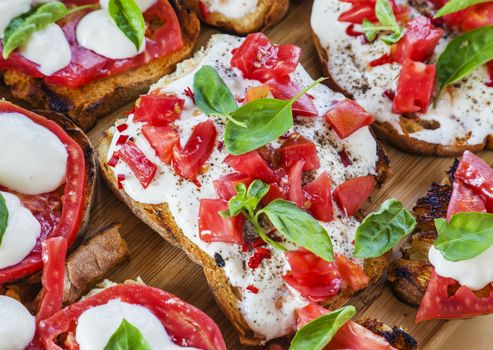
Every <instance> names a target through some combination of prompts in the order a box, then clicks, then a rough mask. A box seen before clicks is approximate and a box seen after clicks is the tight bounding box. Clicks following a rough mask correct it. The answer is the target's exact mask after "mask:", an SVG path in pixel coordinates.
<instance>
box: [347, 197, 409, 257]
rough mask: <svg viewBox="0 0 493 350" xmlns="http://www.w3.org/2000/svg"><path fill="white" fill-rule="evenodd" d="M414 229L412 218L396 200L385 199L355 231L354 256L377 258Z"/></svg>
mask: <svg viewBox="0 0 493 350" xmlns="http://www.w3.org/2000/svg"><path fill="white" fill-rule="evenodd" d="M415 227H416V219H415V218H414V216H413V215H412V214H411V213H410V212H409V211H408V210H406V208H404V207H403V206H402V203H401V202H399V201H398V200H397V199H387V200H386V201H385V202H383V204H382V205H381V206H380V208H379V209H378V210H377V211H375V212H373V213H371V214H369V215H368V216H367V217H366V218H365V219H364V220H363V222H362V223H361V225H359V227H358V229H357V230H356V238H355V244H354V256H355V257H357V258H365V259H367V258H377V257H379V256H382V255H383V254H385V253H386V252H388V251H389V250H390V249H392V248H393V247H394V246H395V245H396V244H397V243H398V242H399V241H400V240H401V239H402V238H403V237H406V236H407V235H409V234H410V233H411V232H412V231H413V230H414V228H415Z"/></svg>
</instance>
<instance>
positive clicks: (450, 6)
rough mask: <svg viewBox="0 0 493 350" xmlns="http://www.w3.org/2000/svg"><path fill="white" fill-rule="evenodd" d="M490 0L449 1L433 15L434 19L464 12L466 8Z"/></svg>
mask: <svg viewBox="0 0 493 350" xmlns="http://www.w3.org/2000/svg"><path fill="white" fill-rule="evenodd" d="M490 1H491V0H450V1H447V2H446V3H445V5H443V7H442V8H441V9H440V10H438V11H437V13H435V17H434V18H439V17H443V16H446V15H449V14H451V13H454V12H458V11H460V10H464V9H466V8H468V7H471V6H474V5H477V4H482V3H485V2H490Z"/></svg>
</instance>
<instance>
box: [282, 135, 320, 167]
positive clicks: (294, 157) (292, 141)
mask: <svg viewBox="0 0 493 350" xmlns="http://www.w3.org/2000/svg"><path fill="white" fill-rule="evenodd" d="M278 152H279V157H280V160H281V164H282V165H283V166H284V167H285V168H286V169H288V168H290V167H291V166H292V165H293V164H295V163H296V162H298V161H299V160H303V161H304V162H305V164H304V166H303V171H310V170H315V169H318V168H320V160H319V159H318V155H317V146H316V145H315V144H314V143H313V142H311V141H310V140H307V139H306V138H305V137H303V136H301V135H300V134H298V133H293V134H291V135H290V136H289V138H287V139H286V140H285V141H284V142H283V143H282V145H281V147H280V148H279V151H278Z"/></svg>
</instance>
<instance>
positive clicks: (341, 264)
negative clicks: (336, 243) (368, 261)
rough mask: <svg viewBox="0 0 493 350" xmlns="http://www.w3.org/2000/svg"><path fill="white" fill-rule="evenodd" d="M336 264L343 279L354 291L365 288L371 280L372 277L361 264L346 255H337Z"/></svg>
mask: <svg viewBox="0 0 493 350" xmlns="http://www.w3.org/2000/svg"><path fill="white" fill-rule="evenodd" d="M336 265H337V269H338V270H339V274H340V275H341V278H342V280H343V281H344V282H346V283H347V284H348V285H349V286H350V287H351V288H352V289H353V290H354V291H357V290H360V289H363V288H365V287H366V286H367V285H368V283H369V282H370V278H369V277H368V276H367V275H366V274H365V271H364V270H363V268H362V267H361V265H359V264H357V263H355V262H354V261H352V260H350V259H348V258H347V257H345V256H344V255H337V256H336Z"/></svg>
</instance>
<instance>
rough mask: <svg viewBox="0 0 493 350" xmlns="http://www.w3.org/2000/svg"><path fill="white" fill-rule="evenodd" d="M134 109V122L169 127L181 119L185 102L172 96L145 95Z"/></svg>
mask: <svg viewBox="0 0 493 350" xmlns="http://www.w3.org/2000/svg"><path fill="white" fill-rule="evenodd" d="M139 100H140V101H139V103H138V104H137V106H136V107H135V109H134V121H135V122H141V123H149V124H151V125H154V126H162V125H167V124H169V123H171V122H173V121H175V120H176V119H178V118H180V115H181V112H182V110H183V105H184V104H185V100H184V99H181V98H178V97H176V96H171V95H157V94H150V95H143V96H140V99H139Z"/></svg>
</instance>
